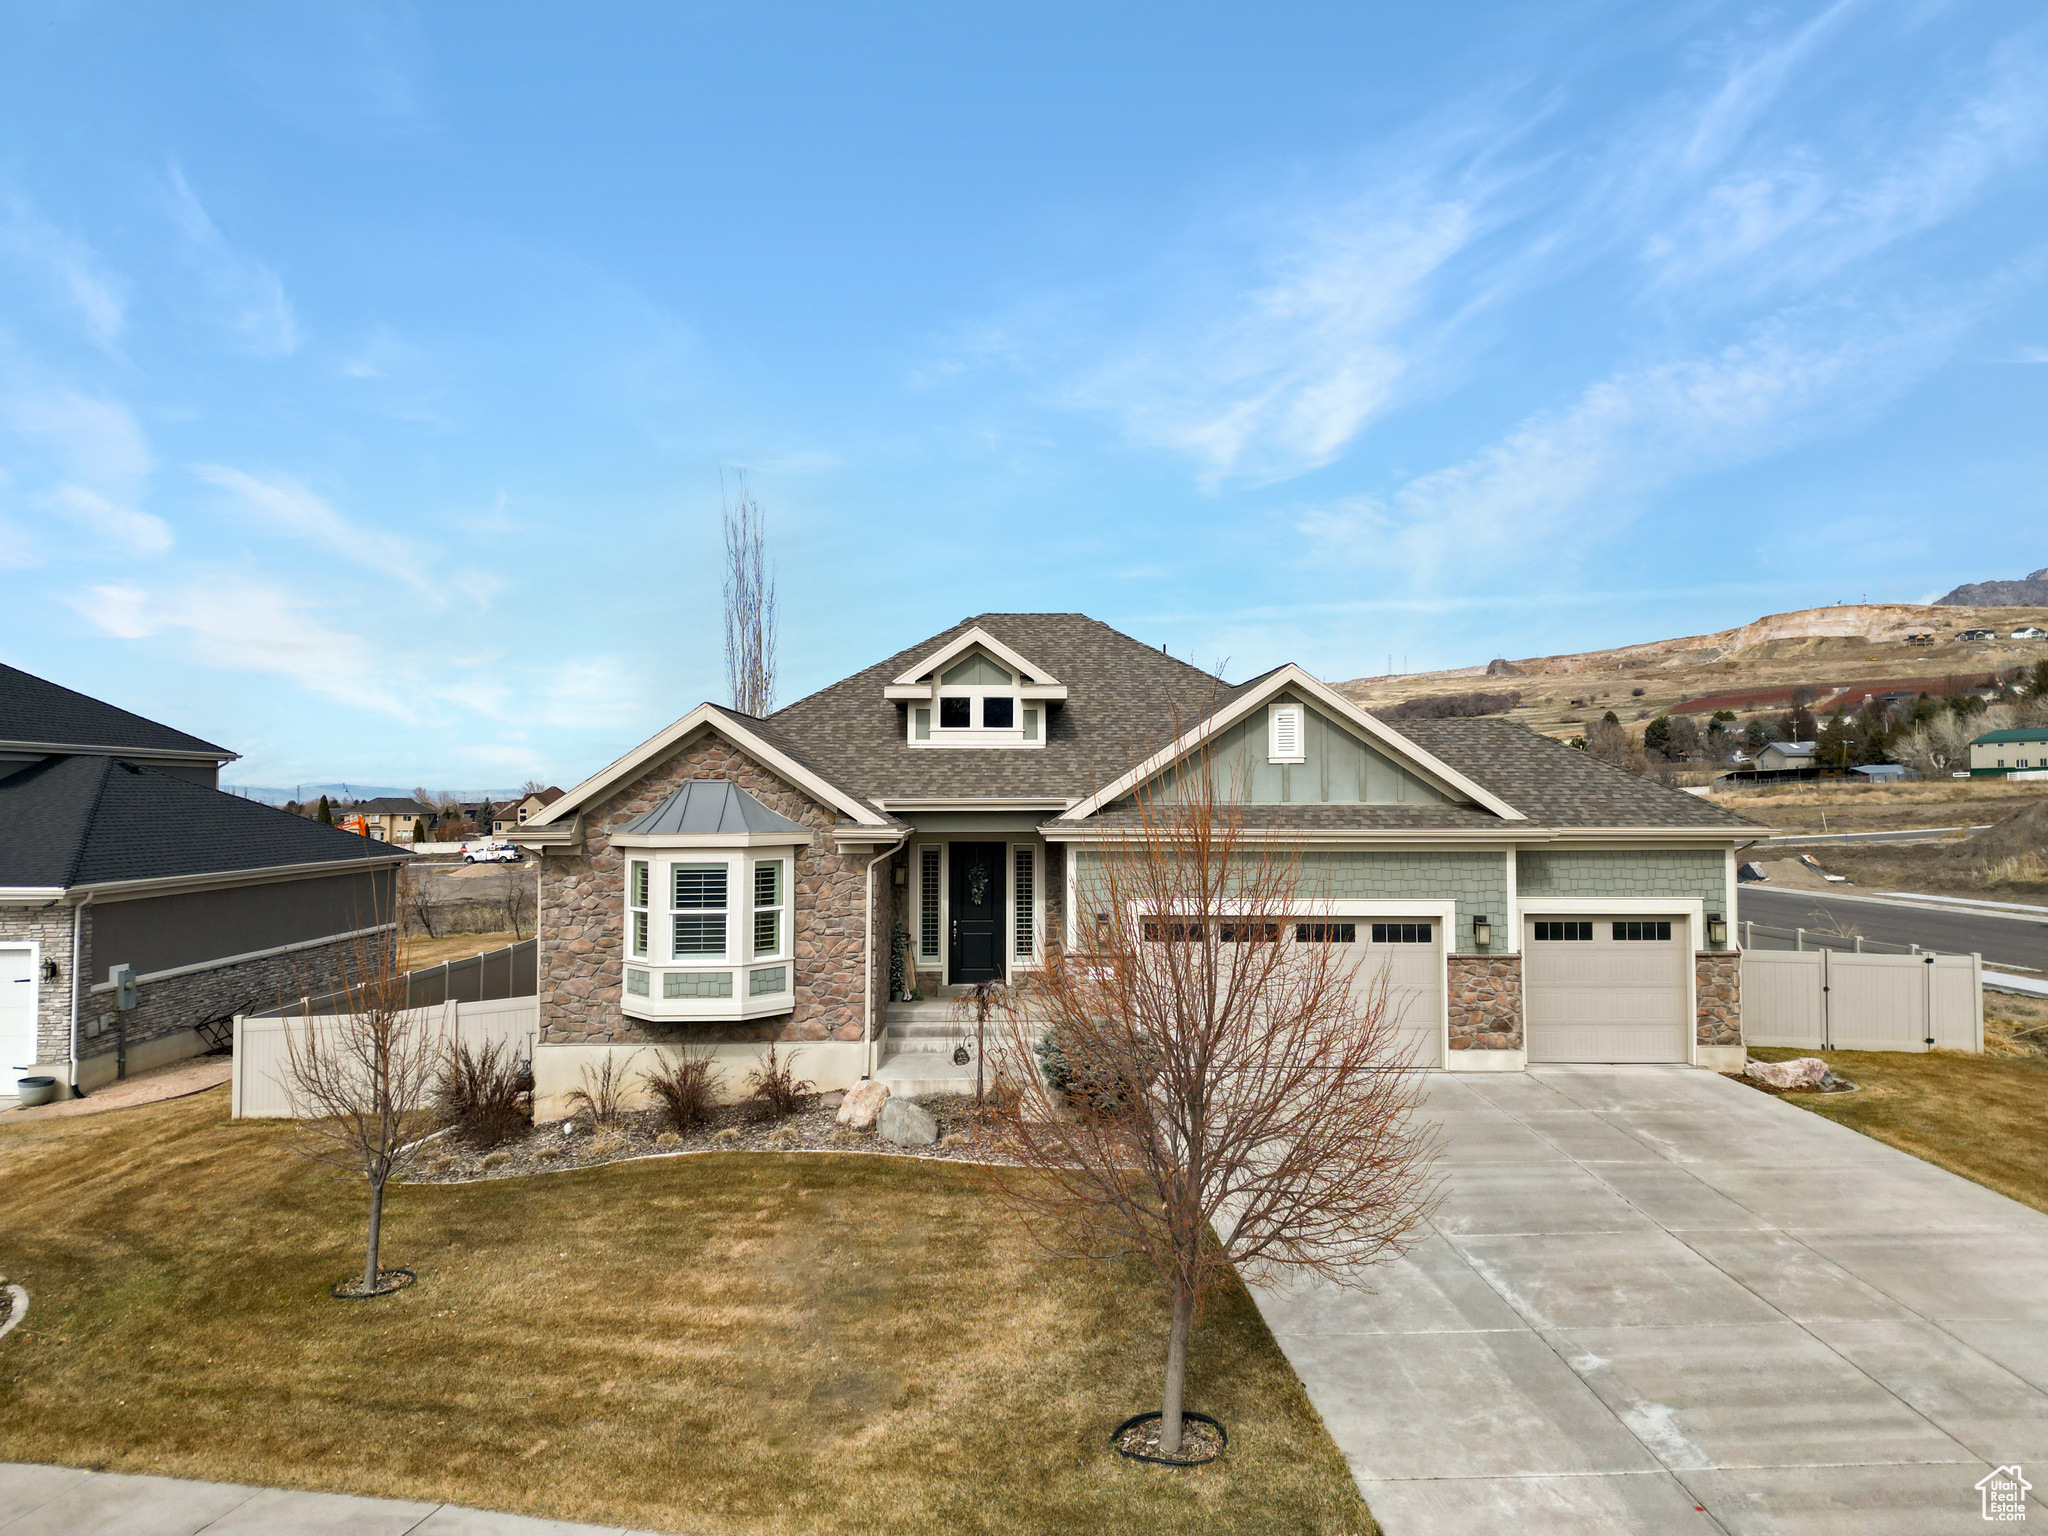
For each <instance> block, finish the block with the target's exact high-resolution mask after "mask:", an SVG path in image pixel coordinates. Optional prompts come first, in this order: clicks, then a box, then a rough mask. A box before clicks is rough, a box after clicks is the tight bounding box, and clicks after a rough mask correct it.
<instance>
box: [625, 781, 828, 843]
mask: <svg viewBox="0 0 2048 1536" xmlns="http://www.w3.org/2000/svg"><path fill="white" fill-rule="evenodd" d="M619 831H620V832H631V833H639V834H644V835H650V836H652V835H660V836H670V835H673V834H677V833H707V832H728V833H731V832H800V833H802V834H803V835H804V836H805V837H809V836H810V828H808V827H806V826H803V825H802V824H801V823H798V822H794V821H791V820H790V819H789V818H788V817H787V816H784V815H782V814H781V813H780V812H778V811H771V810H770V809H768V807H767V806H765V805H763V804H762V803H761V802H760V801H758V800H756V799H755V798H754V797H753V796H752V795H750V794H748V793H747V792H746V791H745V790H744V789H741V788H740V787H739V786H738V785H737V784H734V783H732V782H731V781H729V780H727V779H692V780H690V782H689V783H687V784H685V785H684V786H683V787H682V788H681V789H678V790H677V791H676V792H675V793H674V794H672V795H670V796H669V797H668V798H667V799H666V800H664V801H662V802H661V804H659V805H657V806H656V807H655V808H654V809H653V810H651V811H648V812H647V813H646V814H645V815H642V816H636V817H634V818H633V820H631V821H629V822H627V823H626V825H624V826H623V827H620V828H619Z"/></svg>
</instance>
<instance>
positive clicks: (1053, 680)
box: [882, 622, 1067, 701]
mask: <svg viewBox="0 0 2048 1536" xmlns="http://www.w3.org/2000/svg"><path fill="white" fill-rule="evenodd" d="M974 651H986V652H987V653H988V654H989V655H991V656H993V657H995V658H996V660H998V661H1000V662H1001V663H1002V664H1003V665H1004V666H1006V667H1008V668H1009V669H1010V670H1011V671H1012V672H1014V673H1015V674H1016V675H1017V681H1018V683H1019V684H1020V685H1022V690H1023V694H1024V697H1025V698H1027V699H1044V700H1050V701H1058V700H1064V699H1065V698H1066V697H1067V687H1066V685H1065V684H1064V683H1062V682H1061V681H1060V680H1059V679H1058V678H1057V677H1055V676H1053V674H1052V673H1051V671H1049V670H1048V669H1047V668H1045V667H1043V666H1040V665H1039V664H1038V663H1037V662H1035V661H1030V660H1028V659H1026V658H1025V657H1024V656H1022V655H1020V654H1019V653H1018V652H1016V651H1014V650H1012V649H1011V648H1010V647H1009V646H1007V645H1005V644H1004V643H1003V642H1002V641H1001V640H999V639H997V638H996V637H995V636H994V635H992V634H990V633H989V632H988V631H987V630H985V629H983V628H982V627H981V626H980V625H979V624H975V623H971V622H970V623H969V625H968V627H967V628H966V629H965V630H964V631H962V632H960V633H959V634H956V635H954V636H953V638H952V639H950V640H948V641H946V642H945V643H944V644H943V645H941V646H940V647H939V648H938V649H937V650H935V651H933V652H931V653H930V654H929V655H926V656H922V657H919V658H918V659H917V660H916V661H913V662H912V663H911V664H910V665H909V666H907V667H905V668H904V669H903V670H902V671H901V672H899V673H898V674H897V675H896V677H895V678H894V680H892V681H891V682H890V683H889V685H888V686H887V687H886V688H884V689H883V690H882V692H883V696H884V697H886V698H891V699H910V698H920V697H924V696H926V695H928V694H931V693H933V692H935V691H936V690H937V687H938V684H939V680H940V678H941V677H943V676H944V674H945V671H946V669H947V668H948V667H950V666H951V665H952V664H953V663H954V662H955V661H957V660H959V659H960V658H961V657H963V656H966V655H968V654H970V653H971V652H974Z"/></svg>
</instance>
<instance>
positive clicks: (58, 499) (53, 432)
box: [0, 371, 173, 558]
mask: <svg viewBox="0 0 2048 1536" xmlns="http://www.w3.org/2000/svg"><path fill="white" fill-rule="evenodd" d="M13 386H14V387H13V390H12V392H11V393H9V394H8V395H6V396H5V397H4V398H0V429H4V430H5V432H6V433H7V434H8V437H9V438H10V439H11V443H12V446H13V447H14V449H15V453H16V455H18V456H19V457H20V459H21V460H22V469H23V472H24V473H23V477H22V478H23V479H24V480H25V481H26V483H25V484H23V485H22V486H21V487H20V490H19V491H18V492H17V494H18V495H19V496H20V497H21V498H22V501H23V504H24V505H26V506H29V507H33V508H36V509H37V510H39V511H41V512H43V513H55V514H56V515H58V516H60V517H62V518H64V519H66V520H67V521H69V522H70V523H71V524H72V525H73V526H74V527H76V528H78V529H81V530H83V531H84V532H85V533H86V534H88V535H90V538H89V539H86V540H79V539H77V538H75V537H74V538H71V539H65V540H57V539H46V540H40V541H36V544H35V546H34V547H35V548H38V549H40V550H43V551H45V552H61V553H65V554H68V555H69V556H71V557H74V558H76V557H81V556H111V557H114V558H134V557H137V556H153V555H160V554H162V553H163V552H164V551H166V550H167V549H169V548H170V547H171V545H172V543H173V536H172V532H171V528H170V525H169V524H168V523H166V522H165V521H164V520H163V519H161V518H159V517H156V516H154V515H152V514H150V513H148V512H145V511H143V510H142V507H141V501H142V497H143V492H144V489H145V486H146V484H147V482H148V479H149V476H150V473H151V471H152V470H153V469H154V467H155V460H154V457H153V456H152V454H151V453H150V449H149V443H148V440H147V439H146V438H145V437H144V435H143V432H142V428H141V426H140V425H139V424H138V423H137V421H136V420H135V417H134V414H133V413H132V412H131V411H130V410H129V409H128V408H127V406H125V405H123V404H122V403H121V402H120V401H118V400H111V399H107V398H104V397H101V396H96V395H88V394H85V393H83V392H82V391H79V390H75V389H69V388H66V387H64V386H62V385H57V384H53V383H50V382H49V381H47V380H45V379H43V378H41V377H39V376H35V375H33V374H32V373H30V372H26V371H25V372H23V373H22V374H20V375H18V376H17V378H16V379H15V380H14V381H13ZM27 548H28V546H26V545H25V546H24V551H23V552H24V553H26V549H27ZM41 557H42V556H41V555H38V556H36V558H41Z"/></svg>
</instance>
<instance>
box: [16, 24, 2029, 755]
mask: <svg viewBox="0 0 2048 1536" xmlns="http://www.w3.org/2000/svg"><path fill="white" fill-rule="evenodd" d="M1428 9H1429V8H1422V10H1421V11H1418V8H1416V7H1413V6H1392V5H1378V6H1366V5H1357V4H1349V5H1329V6H1315V5H1301V4H1297V5H1288V4H1281V5H1260V6H1251V5H1243V6H1234V7H1223V6H1187V5H1157V6H1148V5H1114V6H1102V5H1072V6H1060V5H1039V6H1011V7H997V6H930V7H912V6H886V5H874V6H862V7H851V6H830V5H817V6H809V7H790V6H778V5H771V4H747V5H737V4H734V5H686V4H667V5H659V6H640V7H632V6H625V5H597V6H568V7H565V6H540V5H525V6H522V5H506V4H492V5H488V6H484V5H477V6H462V5H454V4H443V5H436V6H432V7H424V8H420V9H406V8H403V7H398V6H378V5H375V4H370V3H349V4H340V5H334V6H331V7H330V6H320V5H269V4H247V5H226V4H221V5H212V6H204V7H200V6H181V5H170V4H164V5H156V6H150V5H126V4H124V5H119V6H115V5H97V4H90V3H76V0H73V3H64V4H20V3H9V4H4V5H0V594H4V601H0V658H4V659H5V660H7V661H8V662H10V663H12V664H14V665H17V666H21V667H25V668H27V669H29V670H30V671H33V672H36V673H39V674H41V675H44V676H48V677H52V678H56V679H58V680H59V681H62V682H64V683H67V684H69V685H71V686H73V687H78V688H81V689H84V690H86V691H88V692H90V693H94V694H97V695H100V696H102V697H106V698H109V699H112V700H114V701H116V702H119V703H121V704H124V705H126V706H128V707H131V708H135V709H138V710H141V711H143V712H145V713H147V714H150V715H153V716H156V717H158V718H162V719H165V720H168V721H170V722H173V723H175V724H178V725H180V726H183V727H186V728H188V729H191V730H194V731H197V732H199V733H200V734H202V735H206V736H209V737H212V738H213V739H215V740H218V741H221V742H223V743H224V744H226V745H228V746H231V747H234V748H236V749H237V750H240V751H241V752H243V753H244V754H246V761H245V762H243V763H241V764H237V765H236V767H235V769H234V770H232V771H231V774H230V777H231V778H235V779H239V780H241V781H243V782H253V783H266V784H280V783H282V784H290V783H293V782H297V781H302V780H330V779H355V780H368V781H372V782H377V783H404V784H410V783H414V782H421V781H424V782H426V783H428V784H431V785H446V786H459V787H476V788H487V787H497V786H503V785H510V784H516V783H517V782H519V781H520V780H522V779H524V778H526V777H528V776H529V775H531V776H534V777H538V778H541V779H543V780H557V781H560V782H563V783H569V782H572V781H574V780H575V779H577V778H579V777H581V776H582V775H584V774H585V773H587V772H589V771H591V770H592V769H594V768H595V767H597V766H599V765H601V764H602V763H603V762H604V761H607V760H608V759H609V758H611V757H612V756H613V755H615V754H616V753H617V752H619V751H621V750H623V749H624V748H625V747H627V746H628V745H630V744H631V743H633V742H635V741H638V740H640V739H642V738H643V737H645V736H647V735H648V734H651V733H652V732H653V731H654V730H656V729H658V728H659V727H660V726H661V725H663V724H665V723H666V722H667V721H669V720H671V719H673V718H675V717H676V716H678V715H680V714H682V713H683V712H684V711H686V710H687V709H688V708H690V707H691V706H693V705H694V704H695V703H697V702H698V701H699V700H702V699H704V698H711V697H717V696H719V695H720V694H721V692H722V689H723V677H722V670H721V660H720V656H721V652H720V646H719V612H718V607H719V605H718V555H719V549H718V507H719V498H720V477H721V474H722V473H723V474H725V475H727V476H730V475H732V474H733V473H734V472H735V471H741V470H743V471H744V472H745V473H746V475H747V476H748V478H749V479H750V481H751V484H752V486H753V488H754V490H755V492H756V494H757V495H758V496H759V498H760V500H761V501H762V503H763V504H764V506H765V507H766V509H767V512H768V517H769V526H770V538H771V544H772V552H773V556H774V559H775V563H776V567H777V572H778V578H779V585H780V595H781V602H782V612H783V623H782V633H781V645H782V664H783V666H782V672H783V683H782V689H781V695H782V697H783V698H784V699H785V700H787V699H790V698H794V697H797V696H799V695H800V694H802V693H804V692H807V691H809V690H810V689H812V688H815V687H818V686H820V685H822V684H824V683H827V682H829V681H831V680H833V679H834V678H836V677H839V676H842V675H844V674H845V673H846V672H848V671H851V670H853V669H854V668H856V667H858V666H862V665H865V664H867V663H868V662H870V661H872V660H874V659H877V658H879V657H881V656H883V655H886V654H888V653H889V652H891V651H894V650H896V649H898V648H900V647H901V646H903V645H906V644H908V643H911V642H913V641H915V640H916V639H918V638H920V637H921V636H923V635H926V634H929V633H931V632H933V631H935V630H937V629H940V628H942V627H944V626H946V625H949V624H951V623H953V622H955V621H956V620H958V619H959V618H961V617H962V616H963V615H966V614H970V613H975V612H980V611H983V610H989V609H1079V610H1083V611H1086V612H1088V613H1092V614H1094V615H1096V616H1097V617H1099V618H1102V619H1104V620H1106V621H1108V622H1110V623H1112V624H1116V625H1118V626H1119V627H1121V628H1123V629H1126V630H1128V631H1130V632H1131V633H1133V634H1135V635H1138V636H1140V637H1141V638H1143V639H1145V640H1146V641H1148V642H1151V643H1156V644H1165V645H1167V646H1168V647H1170V648H1171V649H1172V650H1173V651H1174V652H1175V653H1176V654H1179V655H1183V656H1188V657H1191V658H1193V659H1196V660H1198V661H1201V662H1203V663H1205V664H1215V663H1218V662H1222V663H1224V664H1225V665H1226V666H1227V669H1228V671H1229V673H1230V675H1231V676H1233V677H1239V676H1244V675H1247V674H1249V673H1251V672H1254V671H1256V670H1259V669H1262V668H1265V667H1267V666H1270V665H1273V664H1275V663H1277V662H1280V661H1283V660H1290V659H1292V660H1296V661H1299V662H1301V663H1302V664H1303V665H1305V666H1307V667H1309V668H1310V669H1311V670H1312V671H1314V672H1316V673H1318V674H1319V675H1322V676H1325V677H1328V678H1331V679H1343V678H1348V677H1353V676H1357V675H1360V674H1365V673H1375V672H1380V671H1383V670H1385V669H1386V667H1387V664H1388V658H1389V657H1390V656H1391V657H1392V658H1393V663H1394V665H1395V666H1397V667H1400V666H1403V665H1405V666H1406V667H1407V668H1409V669H1414V670H1420V669H1423V668H1427V667H1439V666H1456V665H1464V664H1469V663H1474V662H1483V661H1485V660H1487V659H1488V658H1489V657H1491V656H1495V655H1510V656H1515V655H1529V654H1536V653H1542V652H1550V651H1560V650H1576V649H1581V648H1586V647H1592V646H1599V645H1605V644H1614V643H1620V642H1624V641H1628V640H1633V639H1644V638H1654V637H1658V636H1662V635H1666V634H1673V633H1685V632H1692V631H1698V630H1705V629H1714V628H1720V627H1723V626H1726V625H1730V624H1735V623H1740V622H1743V621H1745V620H1747V619H1750V618H1753V617H1755V616H1757V615H1759V614H1761V613H1765V612H1771V611H1776V610H1780V609H1785V608H1794V607H1804V606H1810V605H1814V604H1819V603H1824V602H1831V601H1836V600H1850V601H1854V600H1858V599H1860V598H1862V597H1863V596H1865V595H1866V594H1867V595H1869V596H1870V597H1871V598H1873V599H1878V598H1891V599H1921V598H1925V597H1927V596H1930V595H1932V594H1935V593H1938V592H1940V591H1943V590H1945V589H1946V588H1947V587H1949V586H1950V585H1952V584H1954V583H1955V582H1957V581H1963V580H1979V579H1985V578H1990V577H1999V576H2014V575H2018V574H2021V573H2023V572H2025V571H2027V570H2031V569H2033V568H2035V567H2038V566H2041V565H2044V564H2048V493H2044V489H2043V488H2044V485H2048V432H2044V431H2043V430H2042V428H2043V422H2044V420H2048V412H2044V407H2048V167H2044V150H2048V15H2044V13H2043V12H2042V10H2041V8H2040V7H2039V6H2038V5H2037V4H2031V3H2000V0H1968V3H1960V0H1959V3H1952V4H1936V3H1917V0H1894V3H1889V4H1872V3H1866V4H1855V3H1836V4H1832V5H1825V4H1801V5H1787V6H1780V7H1769V6H1758V5H1754V4H1744V5H1726V6H1723V5H1715V4H1707V3H1693V4H1684V3H1675V4H1663V5H1657V6H1643V5H1633V4H1596V3H1586V0H1579V3H1569V0H1567V3H1559V0H1545V3H1541V4H1528V5H1497V6H1480V5H1469V6H1459V7H1437V8H1435V12H1436V13H1437V14H1434V15H1431V14H1425V13H1427V12H1428Z"/></svg>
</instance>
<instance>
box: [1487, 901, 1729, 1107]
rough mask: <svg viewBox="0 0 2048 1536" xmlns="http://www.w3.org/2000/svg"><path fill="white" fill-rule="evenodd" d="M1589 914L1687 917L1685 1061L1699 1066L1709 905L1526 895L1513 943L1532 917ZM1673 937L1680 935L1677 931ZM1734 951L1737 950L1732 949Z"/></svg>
mask: <svg viewBox="0 0 2048 1536" xmlns="http://www.w3.org/2000/svg"><path fill="white" fill-rule="evenodd" d="M1552 915H1555V916H1558V917H1590V918H1592V919H1593V920H1594V921H1595V922H1599V921H1600V920H1601V919H1603V918H1615V917H1669V918H1672V919H1677V918H1680V917H1683V918H1684V919H1685V1018H1686V1021H1687V1028H1686V1031H1685V1061H1686V1065H1687V1066H1694V1067H1696V1066H1698V1065H1699V1051H1700V1032H1699V1016H1700V999H1699V964H1698V961H1697V959H1696V957H1697V956H1698V954H1699V952H1700V941H1701V938H1702V937H1703V936H1704V935H1705V933H1706V923H1707V904H1706V903H1705V902H1703V901H1701V900H1699V899H1698V898H1697V897H1694V898H1693V899H1692V900H1690V901H1687V900H1682V899H1681V900H1677V901H1659V900H1655V899H1652V898H1648V897H1642V896H1627V897H1621V898H1619V899H1616V898H1602V897H1597V896H1594V897H1587V896H1573V897H1562V896H1540V897H1533V898H1531V897H1524V898H1523V899H1522V900H1521V901H1519V902H1517V903H1516V905H1515V925H1514V928H1513V930H1512V932H1513V933H1514V943H1515V946H1516V948H1517V949H1518V950H1519V949H1520V948H1521V947H1522V938H1523V928H1524V924H1525V922H1526V920H1527V919H1529V918H1532V917H1550V916H1552ZM1672 937H1673V938H1676V937H1677V935H1676V934H1675V933H1674V934H1673V935H1672ZM1729 953H1730V954H1733V953H1735V951H1734V950H1732V949H1731V950H1730V951H1729ZM1527 965H1528V962H1527V960H1524V961H1523V966H1524V971H1523V977H1522V980H1523V984H1524V987H1525V989H1526V986H1527V983H1528V972H1527V969H1526V967H1527ZM1528 1046H1529V1008H1528V1001H1527V996H1526V991H1525V995H1524V999H1523V1004H1522V1048H1523V1049H1524V1050H1527V1049H1528Z"/></svg>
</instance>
